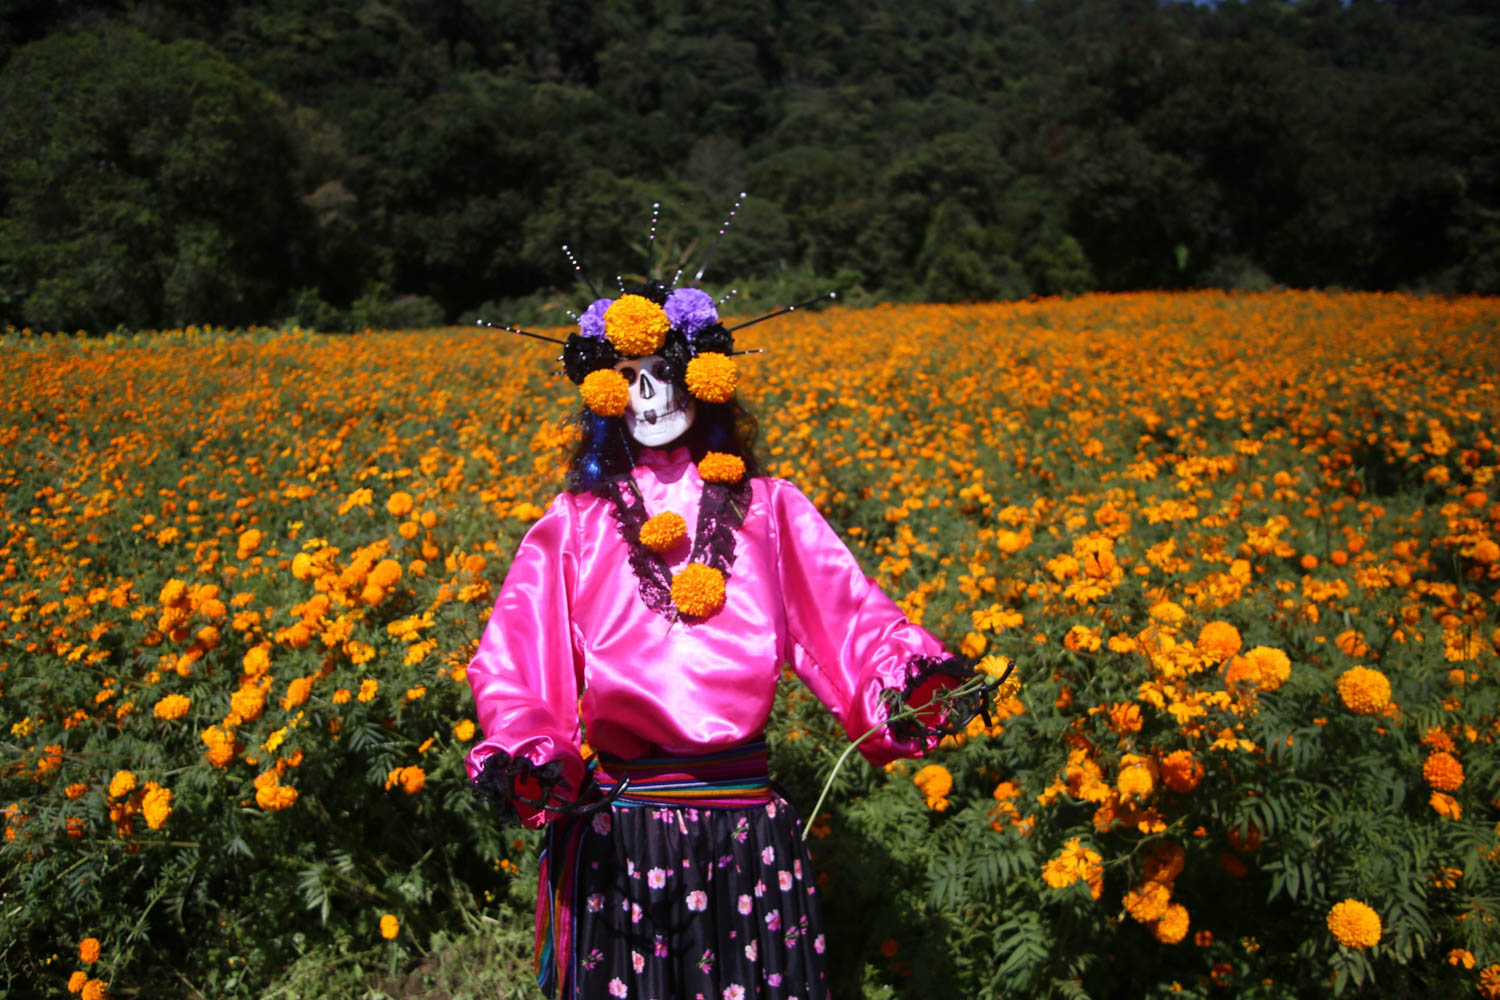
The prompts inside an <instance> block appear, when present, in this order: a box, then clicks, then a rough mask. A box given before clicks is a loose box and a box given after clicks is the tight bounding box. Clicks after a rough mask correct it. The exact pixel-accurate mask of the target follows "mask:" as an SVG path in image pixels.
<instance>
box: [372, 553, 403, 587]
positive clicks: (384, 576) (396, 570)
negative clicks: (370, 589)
mask: <svg viewBox="0 0 1500 1000" xmlns="http://www.w3.org/2000/svg"><path fill="white" fill-rule="evenodd" d="M400 579H401V564H400V563H398V562H397V561H396V560H394V559H382V560H380V562H378V563H376V564H375V568H374V569H372V570H370V582H371V583H373V584H375V586H377V587H386V588H389V587H392V586H394V585H395V583H396V582H397V581H398V580H400Z"/></svg>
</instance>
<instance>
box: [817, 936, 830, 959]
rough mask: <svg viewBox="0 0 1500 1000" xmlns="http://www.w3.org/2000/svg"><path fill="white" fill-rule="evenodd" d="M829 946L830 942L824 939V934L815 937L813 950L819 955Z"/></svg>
mask: <svg viewBox="0 0 1500 1000" xmlns="http://www.w3.org/2000/svg"><path fill="white" fill-rule="evenodd" d="M827 947H828V942H827V941H824V940H823V935H821V934H819V935H818V936H817V937H815V938H813V951H815V952H817V953H818V954H819V955H821V954H823V950H824V949H825V948H827Z"/></svg>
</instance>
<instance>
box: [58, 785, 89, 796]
mask: <svg viewBox="0 0 1500 1000" xmlns="http://www.w3.org/2000/svg"><path fill="white" fill-rule="evenodd" d="M88 790H89V786H88V785H85V784H84V783H83V782H81V781H75V782H74V783H73V784H71V785H69V786H68V787H67V788H64V789H63V794H64V795H66V796H67V797H68V798H70V799H81V798H83V796H84V795H86V794H87V793H88Z"/></svg>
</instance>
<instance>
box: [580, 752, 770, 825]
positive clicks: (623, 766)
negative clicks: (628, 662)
mask: <svg viewBox="0 0 1500 1000" xmlns="http://www.w3.org/2000/svg"><path fill="white" fill-rule="evenodd" d="M626 778H628V779H629V781H630V784H629V785H628V786H627V787H626V790H625V791H624V792H622V793H621V794H620V796H619V797H618V798H617V799H615V805H617V806H625V807H637V808H639V807H641V806H696V807H698V808H703V809H743V808H746V807H749V806H757V805H765V804H766V803H767V802H769V801H771V777H770V775H769V774H768V773H767V771H766V741H765V740H756V741H755V742H753V743H741V744H740V745H739V746H736V747H730V748H729V749H728V750H721V751H719V752H717V753H710V754H702V755H699V756H695V757H638V758H636V759H635V760H619V759H618V758H614V757H608V756H605V755H603V754H601V755H600V756H599V759H598V765H597V767H596V769H595V771H594V780H595V781H596V782H598V784H599V790H600V791H602V792H604V793H605V794H606V795H607V794H609V793H610V792H611V791H613V790H614V788H615V786H616V785H617V784H619V782H620V781H621V779H626Z"/></svg>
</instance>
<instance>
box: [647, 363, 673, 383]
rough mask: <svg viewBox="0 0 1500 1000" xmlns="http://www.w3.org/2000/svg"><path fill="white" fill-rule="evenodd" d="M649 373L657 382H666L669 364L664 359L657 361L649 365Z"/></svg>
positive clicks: (668, 379)
mask: <svg viewBox="0 0 1500 1000" xmlns="http://www.w3.org/2000/svg"><path fill="white" fill-rule="evenodd" d="M651 374H652V376H653V377H654V378H655V379H656V380H657V381H658V382H668V381H670V378H669V377H668V376H669V375H670V366H669V365H668V364H667V363H666V362H665V361H658V362H656V363H655V364H654V365H652V366H651Z"/></svg>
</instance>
